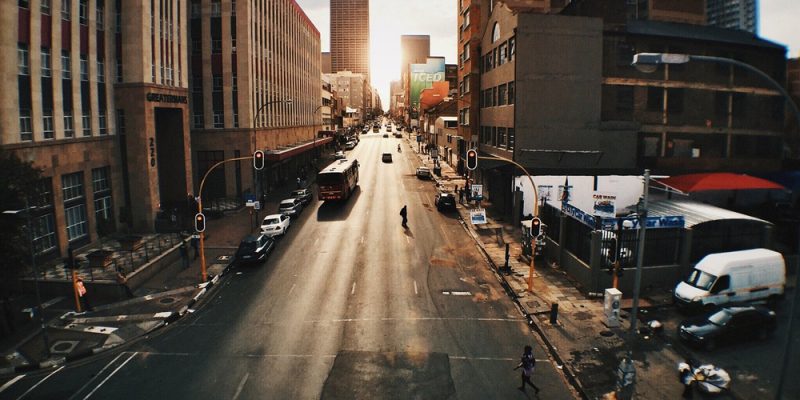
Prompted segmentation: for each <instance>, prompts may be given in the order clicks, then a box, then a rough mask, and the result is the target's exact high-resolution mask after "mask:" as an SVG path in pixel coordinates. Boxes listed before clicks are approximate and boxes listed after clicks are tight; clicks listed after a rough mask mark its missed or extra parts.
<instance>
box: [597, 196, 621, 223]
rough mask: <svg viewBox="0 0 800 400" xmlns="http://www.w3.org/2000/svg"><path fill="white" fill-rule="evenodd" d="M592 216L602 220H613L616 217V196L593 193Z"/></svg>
mask: <svg viewBox="0 0 800 400" xmlns="http://www.w3.org/2000/svg"><path fill="white" fill-rule="evenodd" d="M592 200H593V201H594V207H593V208H594V213H593V214H594V215H596V216H598V217H602V218H614V217H616V216H617V206H616V203H617V196H616V195H614V194H610V193H603V192H594V193H593V194H592Z"/></svg>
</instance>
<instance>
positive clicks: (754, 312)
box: [678, 305, 776, 350]
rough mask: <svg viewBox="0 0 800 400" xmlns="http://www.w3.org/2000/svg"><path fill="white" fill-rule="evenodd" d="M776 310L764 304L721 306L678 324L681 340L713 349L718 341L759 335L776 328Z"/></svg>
mask: <svg viewBox="0 0 800 400" xmlns="http://www.w3.org/2000/svg"><path fill="white" fill-rule="evenodd" d="M775 325H776V323H775V312H774V311H772V310H770V309H768V308H766V307H762V306H755V305H750V306H728V307H721V308H718V309H716V310H714V311H712V312H709V313H708V314H705V315H703V316H699V317H695V318H690V319H687V320H685V321H683V322H681V324H680V326H679V327H678V336H680V338H681V340H684V341H686V342H689V343H691V344H694V345H698V346H702V347H704V348H705V349H706V350H713V349H715V348H716V347H717V345H718V344H722V343H724V342H725V343H730V342H737V341H741V340H746V339H751V338H757V339H760V340H764V339H766V338H767V337H769V335H770V334H772V332H774V331H775Z"/></svg>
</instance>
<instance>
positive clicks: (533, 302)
mask: <svg viewBox="0 0 800 400" xmlns="http://www.w3.org/2000/svg"><path fill="white" fill-rule="evenodd" d="M525 304H527V305H528V307H531V308H537V307H539V302H538V301H526V302H525Z"/></svg>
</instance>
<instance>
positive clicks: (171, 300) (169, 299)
mask: <svg viewBox="0 0 800 400" xmlns="http://www.w3.org/2000/svg"><path fill="white" fill-rule="evenodd" d="M158 302H159V303H161V304H172V303H174V302H175V298H173V297H164V298H163V299H161V300H159V301H158Z"/></svg>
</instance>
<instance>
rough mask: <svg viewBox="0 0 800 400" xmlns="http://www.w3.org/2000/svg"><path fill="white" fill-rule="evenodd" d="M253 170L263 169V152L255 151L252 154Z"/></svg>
mask: <svg viewBox="0 0 800 400" xmlns="http://www.w3.org/2000/svg"><path fill="white" fill-rule="evenodd" d="M253 168H255V169H256V170H258V171H261V170H262V169H264V152H263V151H261V150H256V151H255V153H253Z"/></svg>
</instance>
